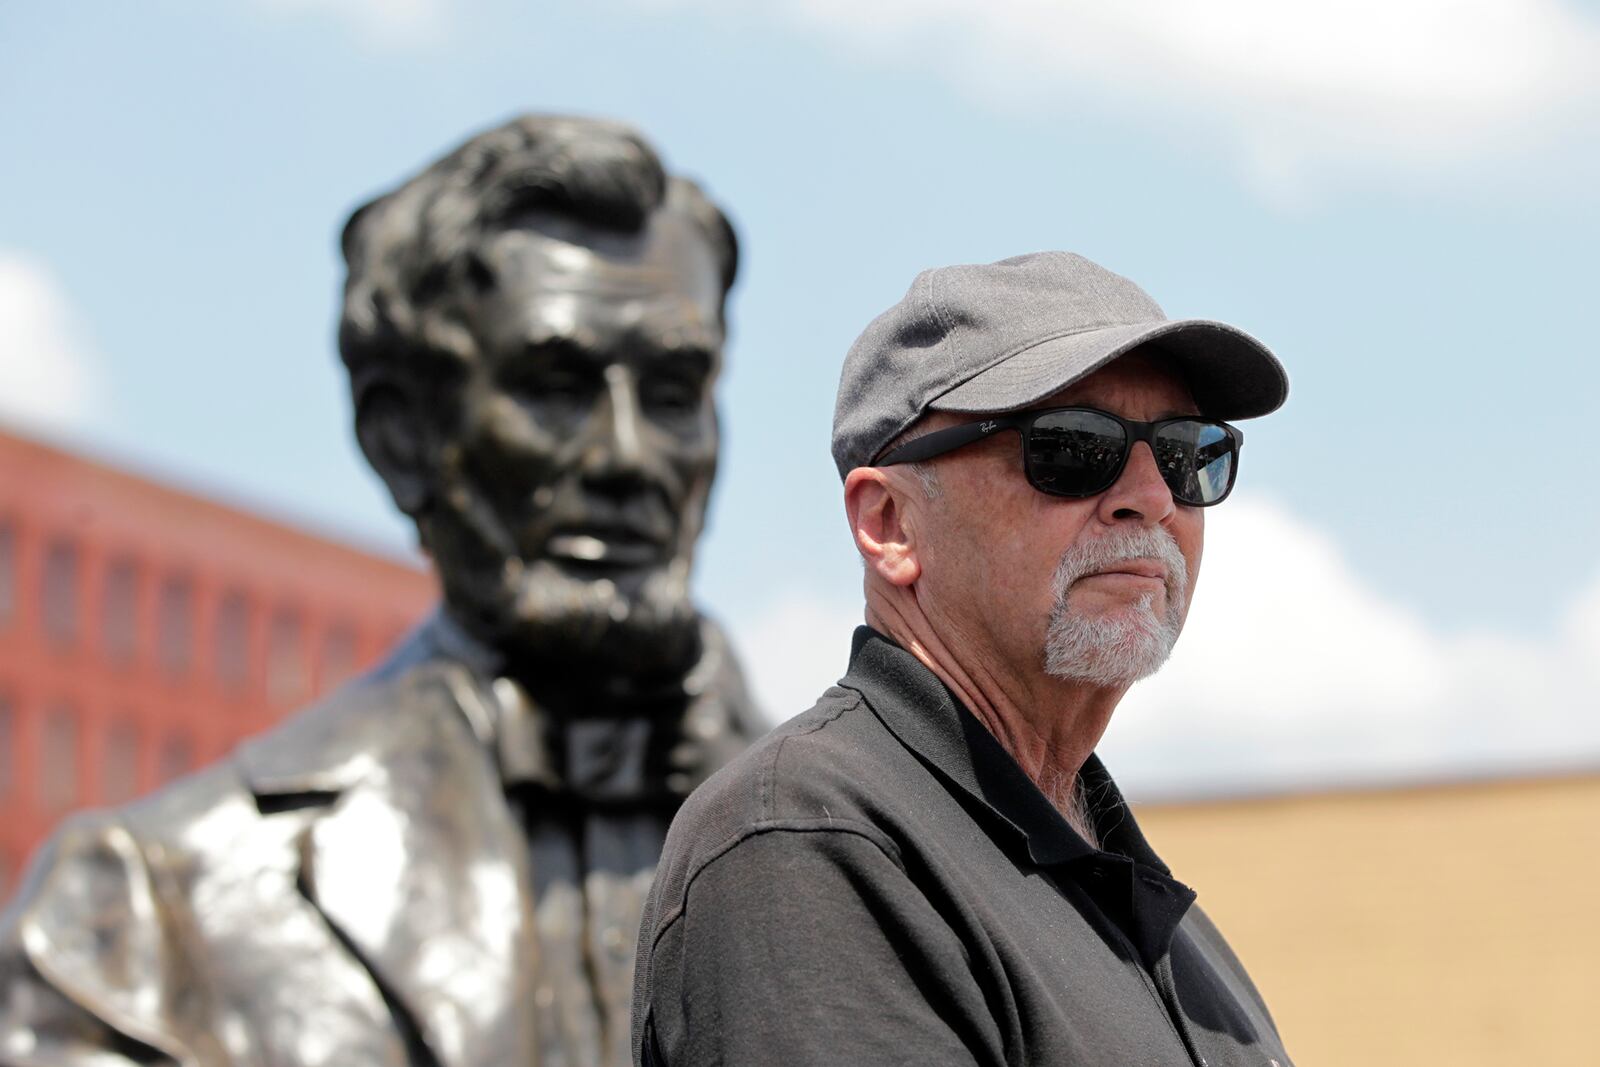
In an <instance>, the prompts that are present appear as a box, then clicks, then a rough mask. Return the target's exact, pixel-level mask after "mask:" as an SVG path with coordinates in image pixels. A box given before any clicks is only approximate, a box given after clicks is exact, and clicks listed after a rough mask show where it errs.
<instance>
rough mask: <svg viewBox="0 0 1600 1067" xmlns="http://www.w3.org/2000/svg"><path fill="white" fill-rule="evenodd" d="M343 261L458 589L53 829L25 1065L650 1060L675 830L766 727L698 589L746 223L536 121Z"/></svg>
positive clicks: (27, 895)
mask: <svg viewBox="0 0 1600 1067" xmlns="http://www.w3.org/2000/svg"><path fill="white" fill-rule="evenodd" d="M343 250H344V256H345V260H346V263H347V265H348V277H347V283H346V286H345V300H344V310H343V315H342V318H341V322H340V329H339V342H340V350H341V352H342V354H343V357H344V361H345V363H346V365H347V367H348V369H349V372H350V379H351V387H352V395H353V398H354V406H355V424H356V432H357V436H358V438H359V440H360V444H361V448H362V450H363V452H364V453H365V454H366V456H367V458H368V459H369V460H370V462H371V463H372V466H373V468H374V469H375V470H376V471H377V472H378V474H379V476H380V477H382V479H383V481H384V482H385V484H386V485H387V486H388V488H389V490H390V492H391V493H392V494H393V497H394V500H395V503H396V504H397V505H398V506H399V507H400V508H401V510H403V511H404V512H405V513H406V514H407V515H409V516H411V518H412V519H414V520H415V522H416V526H417V530H418V532H419V536H420V538H421V541H422V544H423V546H424V547H425V548H426V550H427V552H428V553H429V555H430V556H431V557H432V558H433V560H434V562H435V564H436V567H437V571H438V574H439V577H440V580H441V583H442V586H443V590H444V598H443V604H442V605H441V608H440V610H439V611H438V612H437V613H436V614H435V615H434V617H433V618H432V619H430V620H429V621H428V622H426V623H425V624H424V625H423V626H422V627H421V628H420V629H419V630H418V631H417V632H416V633H415V634H414V635H413V636H412V637H411V638H410V639H409V640H408V641H407V643H406V644H405V645H403V646H402V647H401V648H400V649H399V650H398V651H397V652H396V653H395V654H394V656H393V657H392V658H391V659H390V660H389V661H388V662H387V663H386V664H385V665H384V666H382V667H381V668H379V669H378V670H376V671H375V672H373V673H371V674H370V675H368V676H366V677H364V678H362V679H360V680H359V681H358V682H356V683H354V684H352V685H349V686H347V687H345V688H344V689H342V690H340V691H338V692H337V693H335V694H334V695H333V696H332V697H330V698H329V699H327V700H325V701H324V702H323V703H322V704H320V705H319V706H316V707H313V708H311V709H310V710H308V711H305V712H303V713H301V714H300V715H298V716H297V717H295V718H293V719H291V720H290V721H289V722H287V723H286V724H285V725H284V726H282V727H280V728H279V729H277V730H276V731H275V732H272V733H270V734H268V735H266V736H263V737H261V738H259V739H256V740H253V741H251V742H249V743H247V744H246V745H244V746H243V747H242V748H241V749H240V750H238V751H237V752H236V753H235V754H234V755H233V756H232V757H230V758H229V759H227V760H225V761H224V762H222V763H220V764H217V765H215V766H213V767H211V768H209V769H207V770H205V771H202V772H201V773H199V774H197V775H195V776H194V777H191V778H189V779H186V780H184V781H182V782H180V783H177V784H176V785H174V786H172V787H170V788H168V789H167V790H165V791H163V792H161V793H158V794H156V795H155V796H153V797H150V798H148V799H146V800H144V801H141V802H138V803H135V804H133V805H131V806H129V807H126V808H122V809H119V810H113V811H104V812H96V813H91V814H88V815H84V816H79V817H76V818H74V819H72V820H70V821H69V822H68V823H67V824H65V825H64V826H63V827H62V829H61V830H60V831H59V832H58V833H57V835H56V836H55V838H54V839H53V840H52V841H51V843H50V844H49V845H47V846H46V847H45V849H44V850H43V851H42V852H41V854H40V855H39V857H38V858H37V859H36V860H35V862H34V864H33V867H32V869H31V871H30V873H29V875H28V878H27V880H26V881H25V883H24V885H23V886H22V888H21V890H20V891H19V893H18V895H17V897H16V899H15V900H14V901H13V903H12V906H11V907H10V908H9V909H8V910H7V913H6V915H5V916H4V920H3V922H0V1062H3V1063H7V1064H28V1065H46V1064H48V1065H76V1064H83V1065H88V1064H96V1065H99V1064H110V1063H123V1062H133V1063H151V1062H156V1063H165V1062H174V1063H179V1064H193V1065H212V1064H263V1065H265V1064H284V1065H296V1067H312V1065H322V1064H327V1065H336V1064H337V1065H352V1064H424V1065H438V1067H468V1065H472V1067H478V1065H485V1064H507V1065H510V1064H517V1065H522V1064H540V1065H542V1067H554V1065H563V1064H564V1065H573V1067H590V1065H599V1064H623V1063H626V1062H627V1060H628V1014H629V997H630V994H631V989H632V981H633V978H632V972H633V956H634V948H635V937H636V931H637V928H638V922H639V909H640V907H641V905H642V903H643V900H644V894H645V891H646V890H647V888H648V886H649V882H650V879H651V877H652V874H653V873H654V869H655V864H656V860H657V856H658V855H659V852H660V847H661V843H662V840H663V837H664V835H665V832H666V828H667V824H668V822H669V820H670V819H671V816H672V814H673V812H674V811H675V810H676V808H677V805H678V804H679V802H680V801H681V800H682V798H683V797H684V796H685V795H687V793H688V792H689V790H690V789H692V788H693V787H694V786H695V785H696V784H697V783H698V782H699V781H700V780H702V779H703V778H704V777H705V776H706V775H707V774H709V773H710V772H711V771H712V770H714V769H716V768H717V767H718V766H720V765H721V764H722V763H724V762H725V761H726V760H727V759H728V758H729V757H730V756H731V755H732V754H733V753H735V752H737V751H738V750H739V749H740V748H742V747H743V745H744V744H745V743H746V742H747V740H748V739H749V738H750V737H751V736H752V735H753V734H754V733H755V732H756V731H757V730H758V729H759V727H758V726H757V720H756V718H755V716H754V715H753V713H752V708H751V705H750V701H749V699H748V697H747V695H746V693H745V688H744V684H743V682H742V680H741V677H740V673H739V670H738V667H737V664H736V663H735V662H734V660H733V658H732V655H731V653H730V651H729V649H728V646H727V643H726V642H725V640H724V638H723V637H722V635H721V634H720V632H719V631H718V630H717V628H716V627H715V626H713V625H712V624H711V623H710V622H709V621H707V620H706V619H705V618H704V617H703V616H701V615H700V614H699V612H698V611H697V610H696V609H695V607H694V605H693V603H692V601H691V599H690V596H689V592H688V578H689V569H690V562H691V558H692V555H693V551H694V545H695V541H696V539H697V537H698V535H699V533H700V529H701V525H702V521H703V519H704V515H705V508H706V500H707V494H708V492H709V490H710V487H711V481H712V475H713V473H714V470H715V467H716V458H717V420H716V413H715V410H714V408H713V405H712V386H713V383H714V380H715V378H716V375H717V372H718V369H719V366H720V363H721V352H722V344H723V336H724V328H723V308H724V300H725V297H726V294H727V291H728V288H729V287H730V285H731V284H732V282H733V277H734V272H735V266H736V259H737V244H736V241H735V237H734V233H733V230H732V228H731V227H730V226H729V224H728V222H727V220H726V219H725V218H724V216H723V215H722V213H721V212H720V211H718V209H717V208H716V207H715V206H714V205H713V204H712V203H711V202H710V201H709V200H708V199H706V197H705V196H704V194H703V193H702V192H701V191H700V190H699V189H698V188H697V187H696V186H695V185H694V184H692V183H691V182H688V181H685V180H683V179H681V178H677V177H671V176H668V175H667V174H666V173H665V172H664V170H663V169H662V166H661V163H660V162H659V160H658V158H657V156H656V154H655V153H654V152H653V151H652V150H651V148H650V147H649V145H648V144H646V143H645V141H644V140H643V139H642V138H641V137H640V136H639V135H638V134H637V133H636V132H635V131H633V130H631V129H630V128H628V127H626V126H622V125H618V124H615V123H610V122H602V121H595V120H588V119H573V118H559V117H547V116H532V117H525V118H521V119H517V120H515V121H513V122H510V123H507V124H505V125H503V126H501V127H499V128H496V129H494V130H490V131H488V132H486V133H483V134H481V135H479V136H477V137H474V138H473V139H471V140H470V141H468V142H467V143H465V144H464V145H462V146H461V147H460V148H458V149H456V150H455V151H454V152H452V153H450V154H449V155H447V156H445V157H444V158H443V159H441V160H439V161H438V162H436V163H434V164H433V165H432V166H430V167H428V168H427V169H426V170H424V171H423V172H422V173H421V174H419V175H418V176H416V177H415V178H413V179H412V180H411V181H409V182H407V183H405V184H404V185H402V186H400V187H399V188H398V189H396V190H394V191H393V192H391V193H389V194H387V195H385V196H381V197H379V198H378V199H376V200H374V201H373V202H372V203H370V204H367V205H366V206H365V207H362V208H361V209H360V210H358V211H357V212H356V213H355V214H354V215H353V216H352V218H351V219H350V221H349V224H348V225H347V226H346V228H345V231H344V237H343Z"/></svg>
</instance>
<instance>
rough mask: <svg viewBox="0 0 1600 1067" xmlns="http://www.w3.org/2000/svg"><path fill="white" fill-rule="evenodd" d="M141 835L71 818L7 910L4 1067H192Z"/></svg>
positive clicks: (0, 919) (99, 818) (1, 956)
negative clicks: (179, 1027) (158, 1066)
mask: <svg viewBox="0 0 1600 1067" xmlns="http://www.w3.org/2000/svg"><path fill="white" fill-rule="evenodd" d="M167 925H168V924H167V922H166V919H165V916H164V914H163V911H162V907H161V903H160V901H159V899H158V897H157V894H156V893H155V892H154V889H153V885H152V876H151V871H150V869H149V865H148V863H147V862H146V859H145V856H144V854H143V852H142V850H141V848H140V846H139V843H138V842H137V841H136V840H135V838H134V836H133V835H132V834H131V833H130V832H129V831H128V830H127V828H126V827H125V826H124V825H123V824H122V823H121V822H120V821H119V820H118V819H117V817H116V816H115V815H114V814H110V813H98V812H97V813H92V814H89V815H84V816H78V817H75V818H73V819H70V820H68V821H67V822H66V823H65V824H64V825H63V826H62V828H61V829H60V830H59V831H57V833H56V834H55V836H54V837H52V838H51V840H50V841H49V842H48V843H47V844H46V845H45V846H44V847H43V848H42V849H41V850H40V852H39V853H38V855H37V856H36V857H35V859H34V862H33V864H32V866H31V867H30V869H29V871H28V875H27V877H26V878H25V880H24V881H23V884H22V885H21V887H20V888H19V889H18V891H17V895H16V896H15V898H14V899H13V900H12V901H11V903H10V904H9V906H8V907H7V908H6V910H5V912H4V913H3V914H0V1065H3V1067H102V1065H103V1067H111V1065H113V1064H115V1065H128V1064H185V1065H187V1064H195V1063H197V1062H198V1061H197V1060H196V1059H195V1057H194V1056H192V1055H191V1054H190V1053H189V1052H188V1050H186V1049H185V1048H184V1046H183V1043H182V1042H181V1041H180V1040H179V1039H178V1037H177V1036H176V1027H175V1026H174V1022H175V1020H174V1012H175V1011H177V1010H179V1009H178V1007H177V1005H175V1004H174V999H175V998H174V997H173V995H172V994H173V990H174V988H175V985H174V981H173V980H174V978H175V977H176V975H175V969H176V967H177V961H176V959H175V955H176V950H175V947H174V946H173V945H171V944H170V943H169V939H168V937H167V934H166V929H167Z"/></svg>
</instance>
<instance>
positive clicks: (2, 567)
mask: <svg viewBox="0 0 1600 1067" xmlns="http://www.w3.org/2000/svg"><path fill="white" fill-rule="evenodd" d="M16 617H17V531H16V528H15V527H14V526H12V525H11V523H10V522H0V629H4V628H5V627H7V626H9V625H11V620H12V619H15V618H16Z"/></svg>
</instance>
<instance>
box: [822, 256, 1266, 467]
mask: <svg viewBox="0 0 1600 1067" xmlns="http://www.w3.org/2000/svg"><path fill="white" fill-rule="evenodd" d="M1151 343H1154V347H1155V348H1157V349H1159V350H1160V351H1161V352H1162V353H1163V354H1164V355H1166V356H1169V357H1170V358H1172V360H1173V361H1174V362H1175V363H1176V364H1177V366H1178V367H1179V369H1180V370H1181V371H1182V372H1183V374H1184V376H1185V378H1186V379H1187V380H1188V383H1189V390H1190V392H1192V393H1193V394H1194V398H1195V402H1196V403H1198V404H1199V405H1200V410H1201V411H1202V412H1203V413H1204V414H1207V415H1210V416H1212V417H1214V418H1219V419H1248V418H1253V417H1255V416H1257V415H1265V414H1267V413H1268V412H1269V411H1273V410H1275V409H1276V408H1277V407H1278V406H1279V405H1281V404H1282V403H1283V401H1284V398H1285V397H1287V396H1288V394H1289V378H1288V376H1287V375H1286V374H1285V373H1284V370H1283V365H1282V364H1281V363H1279V362H1278V360H1277V357H1276V356H1274V355H1273V354H1272V353H1271V352H1270V351H1268V350H1267V347H1266V345H1263V344H1262V343H1261V342H1260V341H1257V340H1256V339H1255V338H1253V337H1251V336H1250V335H1249V334H1247V333H1245V332H1244V331H1243V330H1239V329H1236V328H1235V327H1232V326H1229V325H1227V324H1226V323H1221V322H1211V321H1208V320H1205V319H1178V320H1176V321H1173V320H1169V319H1168V318H1167V317H1166V315H1165V314H1163V313H1162V311H1161V308H1160V307H1159V306H1158V305H1157V304H1156V302H1155V301H1154V300H1152V299H1150V297H1149V295H1148V294H1146V293H1145V291H1144V290H1143V289H1140V288H1139V287H1138V286H1137V285H1135V284H1133V283H1132V282H1130V281H1129V280H1128V279H1126V278H1124V277H1122V276H1121V275H1120V274H1113V273H1111V272H1110V271H1108V270H1106V269H1105V268H1104V267H1101V266H1099V265H1098V264H1095V263H1091V262H1090V261H1089V260H1087V259H1084V258H1083V257H1082V256H1077V255H1073V254H1072V253H1071V252H1035V253H1033V254H1031V255H1026V256H1015V257H1013V258H1011V259H1002V260H1001V261H1000V262H998V263H988V264H982V265H963V266H956V267H939V268H937V269H935V270H925V271H923V272H922V273H921V274H919V275H917V278H916V281H914V282H912V283H911V289H910V290H909V291H908V292H907V293H906V295H905V297H904V298H903V299H902V300H901V301H900V302H899V303H898V304H896V305H894V307H892V308H890V309H889V310H888V311H885V312H884V313H883V314H882V315H879V316H878V317H877V318H876V319H874V320H872V323H871V324H870V325H868V326H867V328H866V330H865V331H864V332H863V333H862V334H861V336H860V337H859V338H857V339H856V343H855V344H853V345H851V346H850V353H849V355H847V356H845V360H844V372H843V374H841V375H840V378H839V398H838V401H837V403H836V404H835V405H834V410H833V461H834V464H835V465H836V466H837V467H838V468H839V476H840V477H841V478H842V477H844V476H845V475H846V474H848V473H849V472H850V471H851V470H852V469H854V468H856V467H864V466H868V465H870V464H871V463H872V461H873V460H874V459H875V458H877V456H878V454H879V453H880V452H882V451H883V448H884V446H885V445H887V444H888V443H889V442H890V441H892V440H894V439H895V438H896V437H898V436H899V435H900V434H901V433H902V432H904V431H905V429H906V428H907V427H909V426H910V425H911V424H912V423H914V422H916V421H917V419H918V418H920V417H921V416H922V414H923V412H925V411H964V412H971V413H973V414H990V413H993V412H1000V411H1015V410H1016V409H1018V408H1024V407H1027V406H1028V405H1029V404H1035V403H1038V402H1039V401H1041V400H1043V399H1045V398H1046V397H1048V396H1050V395H1051V394H1052V393H1055V392H1058V391H1060V390H1061V389H1063V388H1065V387H1066V386H1068V385H1071V384H1072V383H1073V382H1075V381H1077V380H1078V379H1080V378H1082V377H1084V376H1086V375H1088V374H1090V373H1092V372H1094V371H1096V370H1098V369H1099V368H1101V367H1103V366H1105V365H1106V364H1107V363H1109V362H1111V361H1112V360H1114V359H1116V358H1117V357H1118V356H1120V355H1123V354H1124V353H1126V352H1128V351H1129V350H1131V349H1133V348H1136V347H1138V346H1140V345H1145V344H1151Z"/></svg>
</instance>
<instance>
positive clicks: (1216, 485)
mask: <svg viewBox="0 0 1600 1067" xmlns="http://www.w3.org/2000/svg"><path fill="white" fill-rule="evenodd" d="M1155 453H1156V464H1157V466H1159V467H1160V468H1161V477H1162V478H1163V479H1164V480H1165V481H1166V483H1167V487H1168V488H1169V489H1171V490H1172V496H1173V498H1174V499H1175V500H1177V501H1178V502H1179V503H1181V504H1189V505H1192V506H1196V507H1203V506H1204V505H1206V504H1215V503H1216V502H1217V501H1219V500H1221V499H1222V498H1223V497H1225V496H1227V495H1228V490H1229V489H1231V488H1232V487H1233V475H1234V468H1235V466H1236V464H1235V462H1234V461H1235V459H1236V457H1237V455H1238V452H1237V449H1236V448H1235V446H1234V442H1233V437H1232V435H1230V434H1229V433H1228V431H1227V428H1226V427H1223V426H1221V425H1219V424H1217V423H1215V422H1204V421H1202V420H1199V419H1183V420H1180V421H1178V422H1169V423H1167V424H1166V425H1164V426H1162V427H1161V428H1160V430H1158V431H1157V432H1156V447H1155Z"/></svg>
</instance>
